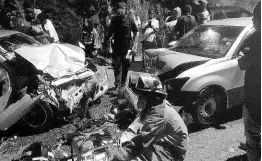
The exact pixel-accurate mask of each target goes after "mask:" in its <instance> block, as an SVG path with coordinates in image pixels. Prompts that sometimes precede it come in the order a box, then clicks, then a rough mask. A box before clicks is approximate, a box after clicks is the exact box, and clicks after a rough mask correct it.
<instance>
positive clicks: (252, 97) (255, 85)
mask: <svg viewBox="0 0 262 161" xmlns="http://www.w3.org/2000/svg"><path fill="white" fill-rule="evenodd" d="M245 44H246V45H245V47H249V48H250V50H249V51H248V52H247V53H244V54H245V55H244V56H243V57H241V58H240V59H239V60H238V65H239V67H240V69H241V70H246V73H245V84H244V90H245V91H244V96H245V98H244V99H245V104H246V108H247V110H248V113H249V114H250V116H251V118H252V120H254V121H255V122H256V123H257V124H258V125H261V121H260V120H261V33H260V32H258V31H256V32H255V33H253V35H251V36H250V38H249V39H248V40H247V42H246V43H245Z"/></svg>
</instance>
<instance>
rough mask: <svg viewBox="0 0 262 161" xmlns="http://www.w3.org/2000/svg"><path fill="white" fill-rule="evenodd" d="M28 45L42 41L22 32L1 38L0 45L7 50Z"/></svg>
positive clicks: (35, 44) (34, 44)
mask: <svg viewBox="0 0 262 161" xmlns="http://www.w3.org/2000/svg"><path fill="white" fill-rule="evenodd" d="M28 45H33V46H38V45H40V43H39V42H38V41H36V40H34V39H32V38H30V37H29V36H26V35H24V34H22V33H16V34H12V35H9V36H5V37H1V38H0V46H1V47H2V48H4V49H5V50H6V51H13V50H16V49H18V48H21V47H23V46H28Z"/></svg>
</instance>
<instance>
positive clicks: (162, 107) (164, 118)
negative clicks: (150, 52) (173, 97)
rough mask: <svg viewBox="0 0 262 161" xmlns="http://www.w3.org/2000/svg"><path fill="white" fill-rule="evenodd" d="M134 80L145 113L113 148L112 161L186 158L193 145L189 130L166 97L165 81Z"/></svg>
mask: <svg viewBox="0 0 262 161" xmlns="http://www.w3.org/2000/svg"><path fill="white" fill-rule="evenodd" d="M132 82H133V81H132ZM134 82H136V87H135V88H136V91H137V92H138V95H139V96H138V102H137V106H138V109H139V110H141V112H140V113H139V114H138V116H137V118H136V119H135V120H134V121H133V123H132V124H131V125H130V126H129V127H128V128H127V130H126V131H124V132H123V133H122V135H121V137H120V140H119V145H118V146H117V147H114V146H112V147H110V148H109V154H110V156H111V158H110V160H111V161H124V160H146V161H183V160H184V159H185V155H186V152H187V149H188V144H189V137H188V130H187V127H186V125H185V123H184V121H183V119H182V118H181V116H180V115H179V114H178V113H177V111H176V110H175V109H174V108H173V107H172V106H171V105H170V103H169V102H168V101H167V100H166V96H167V93H166V92H165V91H164V90H163V88H162V85H161V82H160V81H159V80H157V79H156V78H154V77H152V76H146V77H144V76H139V77H138V79H135V80H134Z"/></svg>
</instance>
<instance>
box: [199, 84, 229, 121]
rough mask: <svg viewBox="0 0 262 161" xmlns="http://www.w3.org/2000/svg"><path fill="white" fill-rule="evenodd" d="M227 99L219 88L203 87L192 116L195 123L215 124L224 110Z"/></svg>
mask: <svg viewBox="0 0 262 161" xmlns="http://www.w3.org/2000/svg"><path fill="white" fill-rule="evenodd" d="M226 105H227V99H226V95H225V93H224V92H223V91H222V90H221V89H220V88H212V87H207V88H205V89H203V90H202V91H201V92H200V93H199V96H198V99H197V101H196V107H195V108H194V109H195V111H194V113H195V114H194V116H195V121H196V123H197V124H200V125H202V126H209V125H217V124H219V123H220V120H221V116H222V115H223V113H224V112H225V110H226Z"/></svg>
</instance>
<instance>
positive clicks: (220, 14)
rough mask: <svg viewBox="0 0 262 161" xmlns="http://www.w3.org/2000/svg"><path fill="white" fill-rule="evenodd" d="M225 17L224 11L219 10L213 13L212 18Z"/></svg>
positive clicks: (220, 18)
mask: <svg viewBox="0 0 262 161" xmlns="http://www.w3.org/2000/svg"><path fill="white" fill-rule="evenodd" d="M226 18H227V17H226V14H225V12H224V11H220V12H217V13H215V14H214V17H213V19H214V20H222V19H226Z"/></svg>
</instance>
